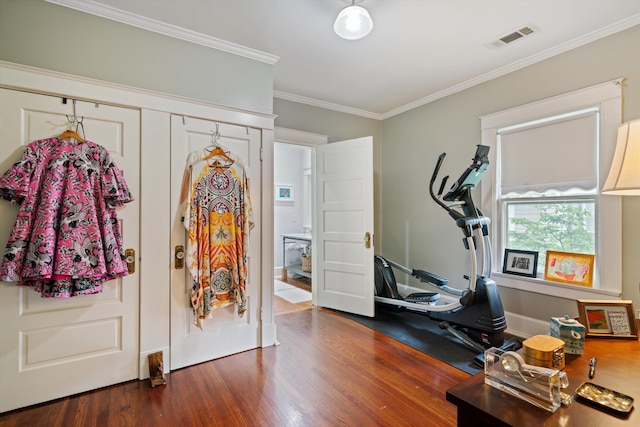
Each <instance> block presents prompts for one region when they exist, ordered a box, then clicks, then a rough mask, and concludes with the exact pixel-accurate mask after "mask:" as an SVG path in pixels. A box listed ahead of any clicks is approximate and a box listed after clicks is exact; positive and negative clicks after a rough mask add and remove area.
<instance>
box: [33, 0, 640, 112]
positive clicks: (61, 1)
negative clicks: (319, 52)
mask: <svg viewBox="0 0 640 427" xmlns="http://www.w3.org/2000/svg"><path fill="white" fill-rule="evenodd" d="M45 1H46V2H48V3H52V4H57V5H59V6H64V7H68V8H71V9H75V10H78V11H81V12H85V13H89V14H92V15H95V16H99V17H102V18H106V19H110V20H112V21H116V22H121V23H123V24H127V25H132V26H134V27H138V28H141V29H144V30H148V31H153V32H155V33H158V34H163V35H166V36H169V37H173V38H176V39H180V40H184V41H188V42H191V43H196V44H199V45H202V46H206V47H210V48H212V49H217V50H221V51H224V52H228V53H232V54H234V55H238V56H242V57H245V58H249V59H254V60H256V61H260V62H265V63H267V64H275V63H276V62H278V60H279V59H280V58H279V57H278V56H276V55H272V54H269V53H265V52H261V51H258V50H255V49H251V48H248V47H245V46H242V45H239V44H236V43H233V42H229V41H226V40H222V39H218V38H215V37H211V36H207V35H204V34H201V33H197V32H195V31H191V30H187V29H184V28H181V27H177V26H175V25H171V24H167V23H163V22H160V21H157V20H154V19H150V18H146V17H144V16H140V15H136V14H134V13H130V12H125V11H122V10H120V9H116V8H114V7H111V6H107V5H104V4H101V3H97V2H95V1H93V0H45ZM638 24H640V14H636V15H632V16H629V17H628V18H625V19H623V20H621V21H618V22H616V23H615V24H612V25H609V26H608V27H605V28H600V29H598V30H596V31H593V32H591V33H589V34H585V35H584V36H582V37H578V38H576V39H574V40H572V41H570V42H567V43H564V44H561V45H559V46H554V47H553V48H551V49H547V50H546V51H544V52H541V53H538V54H536V55H532V56H530V57H528V58H524V59H522V60H520V61H516V62H514V63H511V64H508V65H506V66H504V67H501V68H498V69H496V70H493V71H491V72H489V73H486V74H483V75H481V76H478V77H476V78H473V79H470V80H467V81H464V82H461V83H459V84H457V85H454V86H451V87H449V88H446V89H443V90H441V91H438V92H435V93H433V94H431V95H429V96H426V97H424V98H420V99H417V100H415V101H413V102H410V103H408V104H405V105H402V106H400V107H398V108H394V109H392V110H389V111H387V112H385V113H382V114H381V113H374V112H370V111H366V110H361V109H357V108H352V107H347V106H344V105H339V104H334V103H330V102H326V101H321V100H317V99H314V98H308V97H305V96H300V95H295V94H291V93H287V92H282V91H277V90H274V93H273V96H274V98H280V99H284V100H288V101H293V102H298V103H301V104H306V105H311V106H316V107H321V108H325V109H328V110H334V111H339V112H343V113H347V114H353V115H356V116H362V117H366V118H370V119H375V120H384V119H388V118H390V117H393V116H396V115H398V114H401V113H404V112H407V111H409V110H413V109H414V108H418V107H421V106H423V105H426V104H429V103H431V102H434V101H437V100H438V99H442V98H445V97H447V96H449V95H453V94H455V93H458V92H461V91H463V90H465V89H469V88H471V87H474V86H477V85H479V84H481V83H485V82H487V81H489V80H493V79H495V78H497V77H501V76H504V75H506V74H509V73H511V72H513V71H517V70H520V69H522V68H525V67H528V66H529V65H533V64H536V63H538V62H541V61H544V60H545V59H548V58H551V57H553V56H556V55H559V54H561V53H564V52H567V51H570V50H572V49H575V48H578V47H580V46H584V45H586V44H588V43H591V42H593V41H595V40H599V39H601V38H604V37H607V36H610V35H611V34H615V33H618V32H620V31H624V30H626V29H628V28H631V27H633V26H635V25H638Z"/></svg>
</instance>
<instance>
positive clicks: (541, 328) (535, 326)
mask: <svg viewBox="0 0 640 427" xmlns="http://www.w3.org/2000/svg"><path fill="white" fill-rule="evenodd" d="M504 317H505V318H506V319H507V325H509V326H508V327H507V330H506V331H505V332H507V333H509V334H511V335H515V336H517V337H519V338H529V337H532V336H534V335H547V334H548V333H549V331H550V326H551V325H550V322H545V321H544V320H538V319H534V318H531V317H526V316H522V315H521V314H516V313H511V312H508V311H505V312H504Z"/></svg>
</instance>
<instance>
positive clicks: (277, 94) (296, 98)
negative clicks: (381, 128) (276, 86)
mask: <svg viewBox="0 0 640 427" xmlns="http://www.w3.org/2000/svg"><path fill="white" fill-rule="evenodd" d="M273 97H274V98H279V99H284V100H286V101H293V102H298V103H300V104H306V105H311V106H313V107H320V108H324V109H327V110H334V111H339V112H341V113H347V114H353V115H355V116H361V117H366V118H368V119H374V120H382V114H378V113H372V112H370V111H365V110H359V109H357V108H352V107H346V106H344V105H340V104H334V103H332V102H326V101H320V100H318V99H315V98H307V97H306V96H300V95H295V94H293V93H288V92H282V91H280V90H274V91H273Z"/></svg>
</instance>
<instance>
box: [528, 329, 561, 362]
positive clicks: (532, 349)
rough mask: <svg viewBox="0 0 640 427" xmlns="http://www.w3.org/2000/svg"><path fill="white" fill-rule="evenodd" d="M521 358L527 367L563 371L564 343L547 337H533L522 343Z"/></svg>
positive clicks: (558, 339)
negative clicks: (532, 366)
mask: <svg viewBox="0 0 640 427" xmlns="http://www.w3.org/2000/svg"><path fill="white" fill-rule="evenodd" d="M522 357H523V359H524V363H526V364H527V365H534V366H542V367H544V368H552V369H564V341H562V340H561V339H560V338H555V337H550V336H548V335H535V336H533V337H531V338H529V339H526V340H524V341H523V342H522Z"/></svg>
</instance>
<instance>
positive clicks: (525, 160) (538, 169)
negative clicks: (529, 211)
mask: <svg viewBox="0 0 640 427" xmlns="http://www.w3.org/2000/svg"><path fill="white" fill-rule="evenodd" d="M498 135H499V150H500V151H499V154H500V171H501V177H500V185H501V194H502V195H503V196H505V195H507V194H509V193H517V194H523V193H526V192H529V191H535V192H537V193H540V194H545V193H546V192H548V191H551V190H556V191H567V190H571V189H574V190H575V189H577V190H581V192H582V193H593V192H594V191H595V189H596V188H597V179H598V166H597V160H598V111H597V110H596V109H591V110H588V111H584V110H583V111H581V112H579V113H577V114H574V115H570V116H557V117H555V118H553V120H550V121H544V122H543V123H539V122H531V123H529V124H524V125H520V126H511V127H509V128H506V129H501V130H499V131H498Z"/></svg>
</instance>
